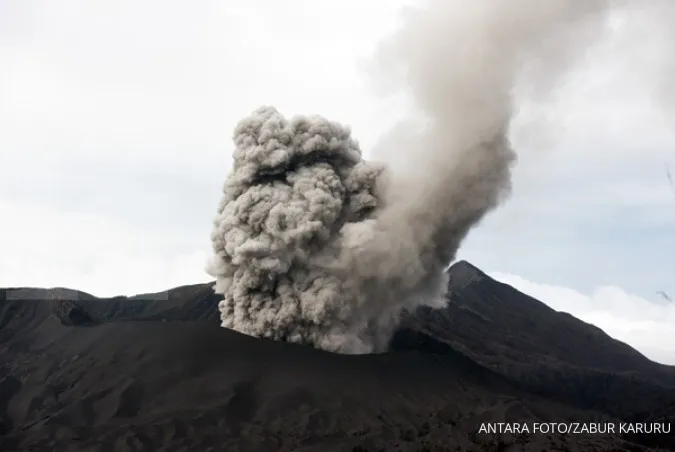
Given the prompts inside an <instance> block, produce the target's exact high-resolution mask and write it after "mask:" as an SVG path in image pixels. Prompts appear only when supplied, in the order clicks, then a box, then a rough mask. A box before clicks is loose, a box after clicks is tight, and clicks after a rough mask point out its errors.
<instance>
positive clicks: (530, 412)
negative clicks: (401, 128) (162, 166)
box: [0, 261, 675, 451]
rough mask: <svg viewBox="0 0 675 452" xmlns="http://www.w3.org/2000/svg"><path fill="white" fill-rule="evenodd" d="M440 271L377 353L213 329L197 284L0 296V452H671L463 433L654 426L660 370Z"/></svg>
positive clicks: (481, 280)
mask: <svg viewBox="0 0 675 452" xmlns="http://www.w3.org/2000/svg"><path fill="white" fill-rule="evenodd" d="M448 271H449V280H450V282H449V295H448V303H447V305H446V306H445V307H444V308H442V309H431V308H425V307H422V308H419V309H417V310H415V311H414V312H405V313H404V314H403V315H402V319H401V324H400V326H399V328H398V329H397V331H396V332H395V334H394V335H393V337H392V339H391V342H390V348H389V351H388V352H387V353H382V354H376V355H336V354H333V353H328V352H324V351H320V350H314V349H312V348H311V347H307V346H301V345H297V344H287V343H281V342H274V341H270V340H265V339H257V338H252V337H249V336H245V335H242V334H240V333H237V332H234V331H231V330H227V329H225V328H222V327H220V321H219V313H218V310H217V304H218V301H219V296H218V295H216V294H215V293H214V292H213V283H203V284H194V285H187V286H179V287H176V288H173V289H170V290H167V291H163V292H159V293H156V294H141V295H134V296H129V297H126V296H118V297H111V298H100V299H99V298H96V297H95V296H93V295H91V294H87V293H85V292H79V291H75V290H70V289H63V288H57V289H52V290H51V291H50V290H48V289H47V290H45V289H35V288H28V289H25V288H24V289H22V288H10V289H2V290H0V296H2V298H0V353H2V354H3V356H8V357H9V359H8V360H7V363H6V364H5V365H0V389H3V394H4V393H6V394H8V396H3V397H0V448H4V449H3V450H19V449H21V448H24V449H22V450H55V448H56V449H58V450H106V449H105V448H104V447H103V446H100V445H98V446H97V444H99V443H98V442H97V441H99V440H100V439H101V438H108V439H109V440H110V441H112V443H114V444H116V446H115V447H116V448H115V449H114V450H144V449H143V447H151V448H153V450H194V448H195V447H198V448H202V450H289V451H290V450H294V451H300V450H307V451H309V450H317V451H319V450H322V451H325V450H346V451H355V450H361V451H375V450H406V451H418V450H419V451H422V450H426V451H430V450H439V451H440V450H455V449H454V447H459V448H460V449H461V450H494V448H495V447H502V446H503V445H504V444H511V445H513V446H514V447H521V446H522V448H523V450H541V449H542V448H543V449H548V450H551V449H552V448H553V447H554V446H555V447H557V448H563V449H561V450H591V449H587V448H586V446H588V445H592V447H594V448H595V450H648V449H649V448H650V447H651V448H654V447H657V446H658V447H661V448H666V449H673V450H675V439H674V438H673V435H672V434H671V435H660V436H659V435H657V436H654V435H648V436H645V435H642V436H640V435H637V436H636V435H633V436H631V435H622V436H593V437H584V438H585V439H584V438H582V437H576V436H575V437H566V438H564V437H556V436H553V437H547V436H542V437H535V436H529V437H527V438H525V437H519V436H517V435H516V436H508V435H507V436H504V437H502V436H499V438H496V437H477V436H476V425H477V423H479V421H480V422H484V421H494V422H496V421H499V420H502V421H503V420H507V421H508V420H510V421H512V422H513V421H519V422H521V421H528V420H529V421H534V420H548V421H560V420H562V419H569V420H575V421H579V420H587V421H598V420H603V421H604V422H614V421H616V422H618V421H620V420H622V421H632V422H666V423H669V425H670V424H671V423H672V422H673V420H674V419H673V417H672V414H671V413H672V412H673V408H675V390H674V388H675V371H674V370H673V368H672V367H670V366H665V365H661V364H658V363H654V362H653V361H650V360H649V359H648V358H646V357H644V356H643V355H642V354H640V353H639V352H637V351H635V350H634V349H632V348H631V347H629V346H628V345H626V344H624V343H622V342H620V341H617V340H615V339H613V338H611V337H610V336H608V335H606V334H605V333H604V332H602V331H601V330H600V329H598V328H596V327H594V326H592V325H589V324H587V323H585V322H582V321H580V320H578V319H576V318H574V317H573V316H571V315H569V314H566V313H560V312H557V311H555V310H553V309H551V308H550V307H548V306H546V305H545V304H544V303H542V302H540V301H538V300H536V299H534V298H532V297H529V296H527V295H525V294H522V293H520V292H518V291H517V290H516V289H514V288H513V287H511V286H508V285H506V284H503V283H499V282H497V281H495V280H493V279H492V278H490V277H489V276H488V275H486V274H485V273H483V272H482V271H481V270H479V269H478V268H476V267H474V266H473V265H471V264H470V263H468V262H465V261H460V262H457V263H455V264H453V265H452V266H451V267H450V268H449V270H448ZM15 290H19V292H14V291H15ZM186 394H191V396H189V397H188V396H187V395H186ZM169 395H170V397H169ZM219 400H220V401H222V403H223V404H224V405H220V403H221V402H218V401H219ZM302 407H306V408H302ZM348 408H349V409H348ZM305 410H309V411H305ZM354 410H357V411H356V412H359V413H361V414H360V415H359V416H356V417H355V416H354V415H353V414H351V415H350V414H349V413H354V412H355V411H354ZM282 412H283V413H285V414H284V416H285V417H284V418H285V419H289V422H291V423H292V425H291V426H289V427H284V426H282V425H281V424H279V423H278V422H279V421H278V420H275V419H277V418H278V416H279V415H280V414H279V413H282ZM275 413H276V414H275ZM312 413H313V414H312ZM130 422H131V423H130ZM209 425H210V426H211V427H208V426H209ZM363 426H368V427H367V428H366V427H363ZM214 428H216V429H218V430H217V431H218V432H219V433H217V434H214V433H213V429H214ZM363 428H366V430H367V432H365V433H364V431H362V430H363ZM221 430H222V431H221ZM181 431H185V432H187V431H191V432H192V434H191V435H186V434H181V433H180V432H181ZM359 432H360V433H359ZM453 432H454V433H453ZM214 435H215V436H214ZM275 435H276V436H279V435H282V436H283V438H285V439H283V440H280V442H275V441H276V440H273V439H272V438H274V437H275ZM448 435H451V437H452V439H448V438H449V437H448ZM215 437H217V438H219V440H222V441H226V443H227V447H225V446H222V447H223V448H222V449H221V448H218V447H221V446H220V445H218V444H216V443H215V442H212V443H209V441H210V440H209V438H211V439H212V440H213V441H215V439H214V438H215ZM73 438H80V439H73ZM167 438H168V439H167ZM256 438H257V439H256ZM585 441H589V442H588V443H586V442H585ZM502 443H503V445H502V446H499V444H502ZM143 444H146V446H143ZM148 444H150V445H151V446H149V445H148ZM444 444H445V445H444ZM448 444H450V445H452V447H453V448H450V446H448ZM394 445H396V446H394ZM29 447H33V449H29ZM40 447H42V449H40ZM97 447H98V448H97ZM162 447H164V448H165V449H162ZM209 447H211V449H209ZM269 447H272V449H269ZM504 447H505V446H504ZM589 447H590V446H589ZM50 448H51V449H50ZM266 448H267V449H266ZM358 448H361V449H358ZM424 448H426V449H424ZM486 448H487V449H486ZM528 448H529V449H528ZM575 448H577V449H575ZM579 448H580V449H579ZM111 450H113V449H111ZM650 450H651V449H650Z"/></svg>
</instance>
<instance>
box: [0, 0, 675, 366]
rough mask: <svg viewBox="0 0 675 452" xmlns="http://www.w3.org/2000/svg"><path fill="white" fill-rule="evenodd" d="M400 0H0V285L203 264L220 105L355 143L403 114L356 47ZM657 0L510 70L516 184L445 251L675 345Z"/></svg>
mask: <svg viewBox="0 0 675 452" xmlns="http://www.w3.org/2000/svg"><path fill="white" fill-rule="evenodd" d="M406 3H412V0H411V1H407V2H406V1H404V0H369V1H368V2H361V1H357V0H340V1H334V0H306V1H302V0H283V1H282V0H218V1H216V0H204V1H200V2H188V1H186V0H182V1H178V0H161V1H160V0H146V1H144V2H136V1H131V0H117V1H115V2H90V1H85V0H63V1H60V2H50V1H47V0H23V1H12V0H0V62H1V63H0V168H3V169H4V173H3V177H1V178H0V215H2V217H3V219H4V221H3V224H4V228H3V233H2V234H0V250H2V251H1V252H0V286H3V287H8V286H13V287H17V286H40V287H69V288H77V289H80V290H84V291H86V292H90V293H92V294H95V295H98V296H112V295H119V294H134V293H142V292H152V291H162V290H165V289H167V288H169V287H174V286H178V285H182V284H190V283H197V282H203V281H209V280H211V278H210V277H209V276H208V275H207V274H206V273H205V271H204V265H205V263H206V259H207V257H208V255H209V252H210V240H209V235H210V232H211V226H212V220H213V218H214V216H215V212H216V208H217V204H218V201H219V200H220V197H221V190H222V184H223V182H224V180H225V178H226V176H227V173H228V169H229V167H230V165H231V151H232V149H233V144H232V142H231V134H232V129H233V127H234V125H235V124H236V122H237V121H238V120H239V119H240V118H241V117H243V116H246V115H248V114H249V113H250V112H252V111H253V110H254V109H256V108H257V107H258V106H261V105H274V106H276V107H277V108H278V109H279V110H280V111H282V112H283V113H284V114H286V115H287V116H290V115H293V114H321V115H324V116H326V117H328V118H330V119H333V120H336V121H339V122H342V123H346V124H349V125H350V126H351V127H352V130H353V134H354V136H355V137H356V138H357V139H358V140H359V142H360V144H361V147H362V149H363V151H364V154H365V156H366V157H368V156H369V155H370V153H371V150H373V149H376V148H377V146H378V144H379V143H380V141H379V139H380V138H381V137H382V136H383V135H384V134H386V133H387V132H388V131H389V130H390V128H391V127H392V125H393V123H394V121H395V120H396V118H397V117H398V113H397V111H396V109H395V108H392V105H391V104H390V103H388V102H387V101H386V99H382V98H381V97H379V96H378V92H377V89H376V88H377V87H374V86H372V83H371V82H370V79H369V77H368V67H369V64H370V62H371V61H372V58H373V53H374V51H375V49H376V47H377V44H378V42H379V41H380V40H381V39H382V38H384V37H386V36H387V35H388V34H390V33H391V32H392V31H393V30H395V28H396V26H397V23H398V22H397V21H398V19H399V18H400V17H401V16H400V15H401V14H402V7H403V6H405V4H406ZM654 11H655V10H654ZM654 11H651V10H648V9H641V10H637V11H630V13H623V14H617V15H616V16H615V17H614V18H613V22H612V24H613V30H614V31H613V32H612V33H608V34H607V36H606V38H605V39H603V40H602V41H599V42H598V43H597V44H596V45H594V46H593V47H591V48H589V50H588V53H587V55H586V57H585V58H584V59H583V60H582V62H581V63H580V64H579V65H578V66H576V67H575V68H574V69H573V70H572V71H571V72H570V73H569V74H567V75H566V77H565V78H564V79H563V80H562V82H561V83H560V84H559V85H556V86H555V87H552V88H551V89H550V90H549V91H547V92H545V93H544V95H541V96H537V97H536V98H534V97H532V96H531V95H530V94H527V93H528V91H527V90H526V89H521V90H520V91H519V90H518V89H517V90H516V98H517V103H516V105H517V108H518V112H519V113H518V115H517V116H516V118H515V119H514V121H513V124H512V127H511V138H512V142H513V145H514V147H515V148H516V150H517V151H518V154H519V163H518V165H517V167H516V168H515V171H514V181H513V182H514V192H513V195H512V197H511V199H509V200H508V201H507V202H506V203H505V204H504V205H503V206H502V207H501V208H500V209H499V210H498V211H496V212H494V213H493V214H491V215H490V216H489V217H488V218H487V219H486V220H485V221H484V222H483V223H482V224H481V225H480V226H479V227H478V228H477V229H475V230H474V231H473V232H472V234H471V235H470V236H469V238H468V240H467V241H466V242H465V243H464V244H463V246H462V248H461V249H460V255H459V258H461V259H466V260H468V261H470V262H472V263H473V264H475V265H477V266H478V267H480V268H481V269H483V270H484V271H486V272H488V273H489V274H490V275H492V276H493V277H495V278H497V279H499V280H501V281H504V282H506V283H508V284H511V285H513V286H514V287H516V288H517V289H519V290H522V291H524V292H526V293H528V294H530V295H532V296H534V297H536V298H538V299H540V300H541V301H543V302H545V303H547V304H548V305H550V306H551V307H553V308H554V309H557V310H560V311H565V312H570V313H571V314H573V315H575V316H577V317H579V318H580V319H582V320H584V321H587V322H590V323H593V324H595V325H597V326H599V327H600V328H602V329H604V330H605V331H606V332H607V333H608V334H610V335H612V336H614V337H616V338H617V339H619V340H622V341H624V342H626V343H628V344H630V345H632V346H634V347H636V348H637V349H638V350H639V351H641V352H642V353H644V354H645V355H646V356H648V357H650V358H652V359H655V360H658V361H660V362H664V363H670V364H675V345H669V344H675V327H673V325H675V278H673V275H674V270H675V188H674V187H673V186H672V185H671V184H670V183H669V180H668V177H667V171H668V168H671V167H672V172H673V174H674V175H675V127H672V124H673V121H674V120H675V114H673V112H675V109H673V108H671V106H673V105H675V87H671V86H670V85H669V83H670V81H671V80H673V78H672V77H670V76H669V74H675V56H672V57H670V59H669V58H668V57H667V56H668V55H670V54H672V55H675V52H673V51H672V49H670V48H669V46H670V45H672V44H669V43H670V42H674V41H673V40H672V39H671V38H672V37H669V36H668V35H667V33H665V32H659V30H661V29H660V28H658V27H656V26H655V24H657V23H661V24H662V23H664V21H667V20H670V19H671V18H672V17H667V16H664V15H662V14H657V13H655V12H654ZM670 28H671V29H675V27H672V23H671V27H670ZM520 88H526V87H520ZM519 93H520V94H519ZM660 292H663V294H662V293H660ZM664 294H666V295H664ZM667 297H670V298H672V299H673V302H670V301H668V300H667V299H666V298H667Z"/></svg>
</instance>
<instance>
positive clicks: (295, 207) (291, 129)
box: [211, 107, 382, 349]
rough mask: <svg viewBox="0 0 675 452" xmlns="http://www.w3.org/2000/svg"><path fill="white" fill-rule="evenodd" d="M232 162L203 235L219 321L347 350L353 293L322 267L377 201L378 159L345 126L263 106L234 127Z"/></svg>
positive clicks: (358, 299) (357, 299) (255, 332)
mask: <svg viewBox="0 0 675 452" xmlns="http://www.w3.org/2000/svg"><path fill="white" fill-rule="evenodd" d="M234 142H235V144H236V151H235V153H234V165H233V169H232V172H231V174H230V177H229V178H228V180H227V182H226V184H225V188H224V197H223V200H222V202H221V204H220V207H219V210H218V217H217V219H216V224H215V230H214V232H213V235H212V240H213V245H214V250H215V252H216V255H217V257H216V259H215V260H214V262H213V265H212V268H211V272H212V274H214V275H215V276H217V278H218V279H217V285H216V291H217V292H218V293H222V294H223V295H224V296H225V298H224V300H223V301H222V302H221V303H220V311H221V317H222V321H223V326H225V327H228V328H233V329H235V330H238V331H240V332H243V333H246V334H250V335H254V336H262V337H270V338H274V339H284V340H289V341H294V342H305V343H311V344H314V345H317V346H320V347H324V348H328V349H343V348H346V349H351V348H353V347H360V345H359V344H358V340H357V341H356V343H354V344H347V343H346V341H349V340H354V338H351V332H350V334H349V335H347V333H346V332H347V331H348V330H350V328H351V327H352V326H353V322H354V320H355V319H354V315H355V312H354V311H355V309H356V307H357V306H358V305H359V304H360V303H362V302H363V301H364V300H362V297H361V296H358V294H356V293H355V292H354V291H351V292H350V291H349V289H348V288H347V285H346V284H345V283H344V281H342V280H341V279H340V277H339V274H338V273H336V272H333V271H331V270H329V269H328V268H326V267H325V266H322V264H321V262H320V261H321V259H325V260H326V261H327V262H330V260H331V258H332V257H337V256H331V253H332V252H333V251H335V250H339V245H337V244H336V242H337V241H339V240H340V238H341V235H340V231H341V230H344V228H345V225H346V224H348V223H352V222H358V221H363V220H364V219H366V218H367V217H368V215H369V214H370V213H371V212H372V211H373V209H374V208H375V207H376V206H377V204H378V200H377V198H376V196H375V181H376V179H377V176H378V175H379V174H380V172H381V171H382V168H381V167H380V166H377V165H374V164H369V163H366V162H365V161H363V160H362V158H361V150H360V149H359V147H358V144H357V142H356V141H355V140H353V139H352V138H351V136H350V131H349V129H347V128H346V127H343V126H342V125H340V124H337V123H335V122H331V121H328V120H326V119H323V118H320V117H311V118H310V117H299V118H294V119H293V120H291V121H288V120H286V119H285V118H284V117H283V116H282V115H281V114H279V113H278V112H277V111H276V110H275V109H274V108H272V107H264V108H261V109H259V110H258V111H256V112H255V113H254V114H253V115H252V116H250V117H249V118H246V119H244V120H242V121H241V122H240V123H239V124H238V126H237V127H236V129H235V134H234Z"/></svg>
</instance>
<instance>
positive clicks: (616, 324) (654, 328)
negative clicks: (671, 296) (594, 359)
mask: <svg viewBox="0 0 675 452" xmlns="http://www.w3.org/2000/svg"><path fill="white" fill-rule="evenodd" d="M490 276H492V277H493V278H495V279H496V280H498V281H501V282H503V283H506V284H509V285H510V286H513V287H514V288H516V289H518V290H519V291H521V292H524V293H526V294H528V295H530V296H532V297H534V298H536V299H538V300H540V301H542V302H544V303H545V304H547V305H548V306H550V307H551V308H553V309H555V310H556V311H561V312H568V313H570V314H572V315H573V316H575V317H577V318H579V319H581V320H583V321H585V322H588V323H591V324H593V325H596V326H597V327H599V328H601V329H602V330H604V331H605V332H606V333H607V334H609V335H610V336H612V337H614V338H616V339H619V340H621V341H623V342H625V343H627V344H628V345H630V346H632V347H634V348H636V349H637V350H639V351H640V352H642V353H643V354H644V355H645V356H647V357H648V358H650V359H652V360H655V361H658V362H662V363H665V364H673V365H675V348H673V345H672V344H675V328H673V325H675V302H671V301H667V300H665V299H663V298H662V297H660V296H659V295H658V294H656V293H655V294H654V298H653V299H651V300H647V299H645V298H642V297H639V296H637V295H632V294H629V293H627V292H625V291H624V290H623V289H621V288H620V287H617V286H600V287H597V288H596V289H595V290H593V291H592V292H590V293H589V294H584V293H581V292H578V291H576V290H573V289H570V288H566V287H561V286H554V285H548V284H539V283H534V282H531V281H528V280H526V279H524V278H521V277H520V276H516V275H511V274H507V273H497V272H494V273H491V274H490ZM659 298H661V299H659Z"/></svg>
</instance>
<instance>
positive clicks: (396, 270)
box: [209, 0, 607, 353]
mask: <svg viewBox="0 0 675 452" xmlns="http://www.w3.org/2000/svg"><path fill="white" fill-rule="evenodd" d="M606 3H607V2H603V1H594V0H583V1H581V0H579V1H574V0H573V1H570V0H501V1H493V0H482V1H480V0H474V1H472V2H467V1H458V0H437V1H431V2H427V3H425V4H424V6H423V7H422V8H420V9H419V10H417V11H414V12H411V13H409V16H408V20H407V22H406V24H405V26H404V27H403V28H402V29H401V30H400V32H399V33H397V34H396V35H395V36H393V37H392V39H391V40H389V41H387V42H386V43H385V44H384V45H383V47H382V50H381V52H380V54H379V56H378V57H379V58H378V61H379V62H380V63H381V64H382V67H381V69H383V70H382V71H381V73H382V74H384V75H387V76H391V77H392V80H393V81H395V82H400V83H395V84H394V85H393V86H396V87H399V88H400V89H404V90H405V92H406V93H408V94H409V95H410V96H409V97H410V98H411V100H412V101H413V108H414V116H415V118H416V119H418V121H417V122H415V123H413V122H410V123H407V124H402V125H401V126H400V128H398V129H397V130H396V131H395V132H396V133H395V135H396V136H398V141H396V142H395V143H393V145H392V146H393V147H392V149H391V154H390V155H396V156H397V158H399V159H400V158H401V156H403V157H405V159H406V160H407V161H408V163H409V164H410V165H409V166H408V168H410V169H411V171H409V172H408V173H407V174H401V173H399V172H397V171H395V170H394V168H393V167H385V166H382V165H379V164H374V163H368V162H366V161H364V160H362V157H361V151H360V150H359V147H358V145H357V142H356V141H355V140H354V139H353V138H352V137H351V136H350V133H349V130H348V129H347V128H346V127H344V126H342V125H340V124H337V123H334V122H331V121H329V120H327V119H324V118H322V117H297V118H293V119H286V118H284V117H283V116H282V115H281V114H280V113H279V112H277V111H276V110H275V109H274V108H272V107H264V108H261V109H259V110H257V111H256V112H254V113H253V114H252V115H251V116H250V117H248V118H245V119H244V120H242V121H241V122H240V123H239V125H238V126H237V127H236V130H235V133H234V143H235V145H236V151H235V153H234V166H233V169H232V172H231V174H230V175H229V177H228V179H227V181H226V183H225V188H224V197H223V199H222V202H221V204H220V207H219V209H218V216H217V218H216V220H215V227H214V231H213V234H212V242H213V248H214V252H215V257H214V259H213V260H212V262H211V264H210V267H209V272H210V273H211V274H212V275H213V276H215V277H216V278H217V284H216V292H218V293H220V294H223V296H224V299H223V301H222V302H221V303H220V311H221V317H222V322H223V323H222V324H223V326H224V327H227V328H232V329H235V330H237V331H240V332H243V333H246V334H250V335H254V336H260V337H268V338H274V339H283V340H287V341H294V342H302V343H308V344H312V345H314V346H316V347H320V348H323V349H327V350H333V351H339V352H343V353H363V352H369V351H377V350H382V349H383V348H384V347H385V346H386V343H387V340H388V338H389V336H390V334H391V332H392V330H393V328H394V327H395V325H396V321H397V319H398V317H399V314H400V311H401V309H403V308H407V307H413V306H416V305H419V304H432V305H433V304H436V303H439V301H440V302H442V300H443V297H444V290H445V288H446V286H447V284H446V282H447V281H446V275H445V273H444V268H446V267H447V265H448V264H449V263H450V262H451V261H452V260H453V259H454V258H455V254H456V252H457V249H458V247H459V245H460V243H461V242H462V240H463V239H464V237H465V236H466V235H467V233H468V232H469V230H470V229H471V228H472V227H474V226H475V225H476V224H478V223H479V222H480V220H481V219H482V218H483V216H484V215H485V214H486V213H488V212H489V211H490V210H492V209H493V208H495V207H496V206H497V205H498V204H499V203H500V202H501V201H502V200H504V199H505V197H506V196H507V195H508V193H509V190H510V167H511V165H512V163H513V162H514V161H515V154H514V152H513V150H512V149H511V147H510V144H509V140H508V129H509V123H510V120H511V117H512V115H513V113H514V112H513V107H512V99H511V90H512V88H513V86H514V84H515V83H516V77H517V76H518V75H519V74H520V73H522V70H523V69H524V68H527V69H528V74H529V76H530V77H531V78H532V81H537V82H551V81H552V80H553V79H554V77H555V76H556V75H557V74H559V73H561V72H562V70H563V69H564V68H565V67H566V66H567V65H568V64H569V62H570V61H571V59H573V58H574V57H576V56H578V55H579V54H580V51H581V50H583V48H584V44H585V43H587V42H588V40H589V39H590V37H592V35H593V33H595V32H597V31H598V30H600V28H601V27H600V25H601V24H602V20H601V15H600V14H599V13H601V12H603V11H604V10H605V8H606V7H607V5H606ZM390 81H391V80H390ZM541 86H545V85H541ZM419 119H421V121H419ZM414 124H418V125H417V126H415V125H414Z"/></svg>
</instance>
